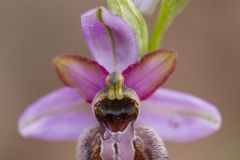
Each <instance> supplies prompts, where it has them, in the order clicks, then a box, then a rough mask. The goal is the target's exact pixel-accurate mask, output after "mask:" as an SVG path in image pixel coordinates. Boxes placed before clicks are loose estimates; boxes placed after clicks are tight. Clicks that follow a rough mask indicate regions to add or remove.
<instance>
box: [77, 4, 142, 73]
mask: <svg viewBox="0 0 240 160" xmlns="http://www.w3.org/2000/svg"><path fill="white" fill-rule="evenodd" d="M81 26H82V31H83V34H84V37H85V40H86V41H87V44H88V47H89V49H90V51H91V53H92V55H93V57H94V58H95V60H96V61H97V62H98V63H99V64H101V65H103V66H104V67H105V68H106V69H107V70H108V71H109V72H113V71H122V70H124V69H125V68H127V66H129V65H130V64H133V63H135V62H136V60H137V53H138V49H137V42H136V37H135V34H134V32H133V30H132V29H131V28H130V26H129V25H128V24H127V23H126V22H125V21H124V20H122V19H121V18H120V17H119V16H117V15H113V14H111V13H110V12H109V11H108V10H106V9H105V8H103V7H98V8H95V9H92V10H90V11H88V12H86V13H84V14H82V15H81Z"/></svg>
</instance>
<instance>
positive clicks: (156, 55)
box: [123, 50, 176, 100]
mask: <svg viewBox="0 0 240 160" xmlns="http://www.w3.org/2000/svg"><path fill="white" fill-rule="evenodd" d="M175 64H176V54H175V52H174V51H172V50H158V51H155V52H153V53H150V54H147V55H146V56H144V57H143V58H142V59H141V61H140V62H139V63H136V64H133V65H131V66H129V67H128V68H127V69H126V70H124V71H123V75H124V77H125V81H124V83H125V84H126V85H127V86H128V87H129V88H131V89H133V90H135V92H136V93H137V95H138V96H139V98H140V99H141V100H143V99H146V98H148V97H149V96H150V95H151V94H153V93H154V91H155V90H156V89H157V88H158V87H159V86H161V85H162V84H163V83H164V82H165V80H166V79H167V78H168V77H169V76H170V74H171V73H172V72H173V70H174V68H175Z"/></svg>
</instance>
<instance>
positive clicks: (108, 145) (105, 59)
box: [19, 7, 221, 160]
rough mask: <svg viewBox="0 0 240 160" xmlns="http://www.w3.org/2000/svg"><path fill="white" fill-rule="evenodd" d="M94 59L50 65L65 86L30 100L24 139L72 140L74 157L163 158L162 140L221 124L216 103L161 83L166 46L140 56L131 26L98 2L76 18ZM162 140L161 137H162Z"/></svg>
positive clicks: (172, 61)
mask: <svg viewBox="0 0 240 160" xmlns="http://www.w3.org/2000/svg"><path fill="white" fill-rule="evenodd" d="M81 26H82V31H83V34H84V37H85V40H86V42H87V45H88V47H89V49H90V51H91V54H92V57H93V60H90V59H87V58H84V57H81V56H80V55H78V54H73V53H63V54H61V55H59V56H57V57H56V58H55V59H54V66H55V69H56V72H57V74H58V76H59V78H60V79H61V80H62V82H63V83H64V84H65V86H64V87H62V88H60V89H57V90H55V91H53V92H52V93H50V94H48V95H46V96H44V97H42V98H41V99H39V100H38V101H37V102H35V103H33V104H32V105H30V106H29V107H28V109H27V110H26V111H25V112H24V113H23V114H22V116H21V117H20V120H19V132H20V134H21V135H22V136H24V137H26V138H36V139H42V140H50V141H61V140H64V141H65V140H78V139H79V137H80V139H79V140H78V142H79V145H78V147H77V150H78V155H79V156H78V159H82V160H84V159H116V158H117V159H118V158H119V159H122V160H130V159H137V158H138V157H140V158H141V157H148V158H149V159H154V160H155V159H167V153H166V151H165V148H164V146H163V143H162V140H161V139H163V140H165V141H174V142H187V141H193V140H197V139H200V138H203V137H206V136H208V135H210V134H212V133H213V132H215V131H216V130H218V129H219V127H220V125H221V115H220V113H219V111H218V110H217V108H216V107H215V106H214V105H213V104H211V103H209V102H207V101H205V100H202V99H200V98H198V97H195V96H192V95H190V94H187V93H182V92H178V91H173V90H170V89H164V88H159V87H160V86H161V85H162V84H163V83H164V82H165V81H166V80H167V78H168V77H169V76H170V75H171V73H172V72H173V70H174V67H175V65H176V53H175V52H174V51H173V50H172V49H160V50H156V51H153V52H151V53H148V54H146V55H145V56H142V57H139V56H138V55H139V54H138V47H137V40H136V37H135V33H134V31H133V30H132V28H131V27H130V26H129V25H128V24H127V23H126V22H125V21H124V20H123V19H122V18H120V17H119V16H117V15H114V14H112V13H111V12H109V11H108V10H107V9H105V8H104V7H98V8H95V9H92V10H90V11H88V12H86V13H84V14H82V15H81ZM159 136H160V137H161V138H160V137H159Z"/></svg>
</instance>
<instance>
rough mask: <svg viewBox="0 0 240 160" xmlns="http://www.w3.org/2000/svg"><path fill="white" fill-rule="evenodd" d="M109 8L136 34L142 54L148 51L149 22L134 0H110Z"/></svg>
mask: <svg viewBox="0 0 240 160" xmlns="http://www.w3.org/2000/svg"><path fill="white" fill-rule="evenodd" d="M108 6H109V9H110V10H111V11H112V12H113V13H114V14H117V15H119V16H120V17H121V18H123V20H124V21H125V22H127V23H128V25H129V26H130V27H131V28H132V30H133V31H134V32H135V34H136V40H137V44H138V51H139V54H140V55H143V54H146V53H147V51H148V30H147V24H146V22H145V19H144V17H143V15H142V14H141V12H140V11H139V10H138V8H137V7H136V5H135V4H134V2H133V1H132V0H108Z"/></svg>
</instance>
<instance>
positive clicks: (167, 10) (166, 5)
mask: <svg viewBox="0 0 240 160" xmlns="http://www.w3.org/2000/svg"><path fill="white" fill-rule="evenodd" d="M188 2H189V0H162V3H161V8H160V10H159V13H158V16H157V19H156V22H155V25H154V28H153V32H152V35H151V39H150V43H149V51H153V50H156V49H157V48H159V47H160V46H161V42H162V38H163V36H164V33H165V31H166V29H167V28H168V26H169V25H170V24H171V22H172V21H173V19H174V18H175V17H176V16H177V15H178V14H179V13H180V12H181V11H182V10H183V9H184V8H185V6H186V5H187V4H188Z"/></svg>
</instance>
